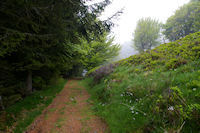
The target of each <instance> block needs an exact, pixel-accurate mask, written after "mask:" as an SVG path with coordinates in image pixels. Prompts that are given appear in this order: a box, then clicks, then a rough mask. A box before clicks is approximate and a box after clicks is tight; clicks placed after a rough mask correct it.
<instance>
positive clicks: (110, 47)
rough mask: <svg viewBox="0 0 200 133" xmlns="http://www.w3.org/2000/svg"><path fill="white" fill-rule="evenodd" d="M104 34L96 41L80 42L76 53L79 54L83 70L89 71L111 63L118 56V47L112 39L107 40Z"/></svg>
mask: <svg viewBox="0 0 200 133" xmlns="http://www.w3.org/2000/svg"><path fill="white" fill-rule="evenodd" d="M107 38H108V36H107V34H105V33H104V35H102V36H101V37H100V38H99V39H98V40H93V41H91V42H88V41H86V40H82V41H81V45H80V48H78V51H80V52H81V57H80V58H81V63H82V64H83V67H84V69H86V70H91V69H93V68H94V67H97V66H100V65H103V64H106V63H108V62H111V61H112V59H113V58H114V57H116V56H117V55H118V54H119V50H120V45H119V44H113V39H114V38H108V39H107Z"/></svg>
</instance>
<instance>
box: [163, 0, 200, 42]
mask: <svg viewBox="0 0 200 133" xmlns="http://www.w3.org/2000/svg"><path fill="white" fill-rule="evenodd" d="M163 28H164V32H163V34H164V35H165V36H166V38H168V39H169V40H170V41H175V40H178V39H180V38H183V37H184V36H186V35H188V34H190V33H194V32H197V31H199V29H200V1H199V0H192V1H191V2H189V3H188V4H186V5H184V6H182V7H181V8H180V9H178V10H176V12H175V14H174V15H173V16H171V17H170V18H168V20H167V22H166V24H165V25H164V27H163Z"/></svg>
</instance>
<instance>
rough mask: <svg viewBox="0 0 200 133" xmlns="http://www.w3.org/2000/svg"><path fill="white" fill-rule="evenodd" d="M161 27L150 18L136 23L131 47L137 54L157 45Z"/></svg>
mask: <svg viewBox="0 0 200 133" xmlns="http://www.w3.org/2000/svg"><path fill="white" fill-rule="evenodd" d="M160 28H161V25H160V23H159V22H158V21H157V20H154V19H152V18H142V19H140V20H139V21H138V22H137V26H136V29H135V32H134V39H133V46H134V48H135V49H136V50H138V51H139V52H142V51H145V50H147V49H151V47H152V46H156V45H158V44H159V40H158V39H159V37H160Z"/></svg>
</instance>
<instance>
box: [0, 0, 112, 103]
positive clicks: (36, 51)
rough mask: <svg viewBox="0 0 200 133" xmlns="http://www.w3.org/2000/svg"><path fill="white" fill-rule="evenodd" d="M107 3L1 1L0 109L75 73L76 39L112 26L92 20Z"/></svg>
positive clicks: (76, 0) (77, 58)
mask: <svg viewBox="0 0 200 133" xmlns="http://www.w3.org/2000/svg"><path fill="white" fill-rule="evenodd" d="M109 3H110V1H109V0H106V1H103V2H100V3H97V4H94V5H90V6H88V5H86V4H85V0H73V1H71V0H34V1H24V0H1V1H0V96H2V97H3V101H4V103H7V104H5V105H6V106H9V105H10V104H11V103H8V102H9V101H13V102H12V103H14V102H16V101H18V100H20V99H22V98H24V97H25V96H26V95H27V94H30V93H31V92H32V91H33V90H37V89H42V88H44V87H45V86H46V85H48V84H49V83H50V81H51V79H52V77H55V76H56V77H58V76H59V75H66V74H67V76H69V75H70V74H71V73H70V72H71V71H73V70H74V71H76V69H77V64H78V63H79V62H80V59H79V52H77V50H75V49H74V47H75V46H76V45H80V40H79V38H85V39H87V40H88V41H91V40H94V39H95V40H98V38H99V37H100V36H102V34H103V33H104V32H105V31H109V29H110V26H111V25H112V24H111V23H110V22H109V21H100V20H98V19H97V17H98V16H99V14H100V13H101V12H102V11H103V10H104V8H105V6H106V5H108V4H109ZM92 35H95V36H92ZM31 79H32V80H31ZM32 83H33V87H32V85H31V84H32ZM11 99H13V100H11Z"/></svg>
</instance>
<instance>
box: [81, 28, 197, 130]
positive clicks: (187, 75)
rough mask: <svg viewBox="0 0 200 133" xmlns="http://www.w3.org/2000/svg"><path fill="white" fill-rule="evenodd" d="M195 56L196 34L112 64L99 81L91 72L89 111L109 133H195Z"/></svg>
mask: <svg viewBox="0 0 200 133" xmlns="http://www.w3.org/2000/svg"><path fill="white" fill-rule="evenodd" d="M199 51H200V32H197V33H194V34H191V35H188V36H186V37H185V38H183V39H181V40H177V41H176V42H171V43H168V44H163V45H160V46H158V47H156V48H155V49H153V50H149V51H146V52H144V53H141V54H138V55H134V56H131V57H129V58H127V59H123V60H121V61H118V62H117V63H114V64H117V65H116V67H115V69H114V72H112V73H109V74H107V76H104V77H103V78H99V77H101V76H99V74H105V73H103V72H102V71H99V73H98V71H95V70H93V71H91V72H90V74H88V75H93V76H94V77H91V78H87V79H85V80H84V83H85V84H87V85H88V87H87V88H89V89H88V91H89V93H90V94H91V98H90V99H91V101H92V103H93V105H94V106H93V109H94V110H95V112H96V113H97V114H98V115H99V116H100V117H102V118H103V119H104V120H105V121H106V122H107V124H108V125H109V128H110V131H111V132H112V133H132V132H136V133H142V132H145V133H146V132H152V133H160V132H179V130H181V132H182V133H197V132H199V131H200V126H199V125H200V67H199V66H200V52H199ZM105 68H106V67H105ZM102 69H103V68H102ZM105 71H106V69H105ZM98 78H99V79H98Z"/></svg>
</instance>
